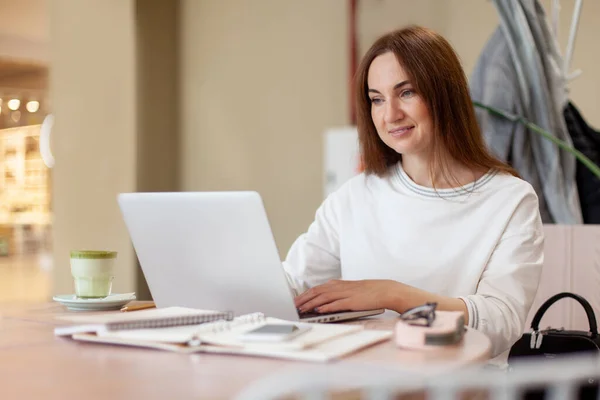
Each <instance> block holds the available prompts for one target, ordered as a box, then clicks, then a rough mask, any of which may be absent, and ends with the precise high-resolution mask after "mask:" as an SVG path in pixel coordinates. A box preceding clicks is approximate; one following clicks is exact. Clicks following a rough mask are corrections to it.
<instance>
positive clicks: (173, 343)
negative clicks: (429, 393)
mask: <svg viewBox="0 0 600 400" xmlns="http://www.w3.org/2000/svg"><path fill="white" fill-rule="evenodd" d="M265 323H268V324H290V323H294V324H298V325H306V326H309V327H310V329H309V331H308V332H306V333H304V334H302V335H300V336H298V337H296V338H294V339H292V340H288V341H284V342H276V343H250V342H244V341H243V340H240V335H242V334H243V333H245V332H247V331H249V330H252V329H254V328H256V327H257V326H260V325H262V324H265ZM391 336H392V333H391V332H390V331H376V330H366V329H364V328H363V327H362V326H361V325H343V324H312V323H299V322H290V321H284V320H280V319H276V318H270V317H265V316H264V315H263V314H261V313H253V314H248V315H243V316H240V317H236V318H234V319H232V320H229V321H225V320H219V321H213V322H206V323H204V324H200V325H185V326H173V327H168V328H145V329H126V330H98V331H93V332H92V331H88V332H83V333H81V332H80V333H73V334H72V338H73V339H75V340H79V341H86V342H96V343H106V344H120V345H125V346H135V347H146V348H153V349H160V350H167V351H174V352H179V353H219V354H238V355H254V356H264V357H274V358H284V359H291V360H305V361H328V360H331V359H337V358H340V357H342V356H345V355H347V354H350V353H353V352H355V351H358V350H360V349H362V348H365V347H367V346H370V345H372V344H375V343H379V342H381V341H384V340H387V339H389V338H390V337H391Z"/></svg>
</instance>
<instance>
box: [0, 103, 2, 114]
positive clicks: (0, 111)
mask: <svg viewBox="0 0 600 400" xmlns="http://www.w3.org/2000/svg"><path fill="white" fill-rule="evenodd" d="M0 104H1V103H0ZM0 114H2V105H0Z"/></svg>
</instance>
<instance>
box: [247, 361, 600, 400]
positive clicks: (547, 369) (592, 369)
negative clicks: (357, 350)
mask: <svg viewBox="0 0 600 400" xmlns="http://www.w3.org/2000/svg"><path fill="white" fill-rule="evenodd" d="M448 370H449V368H448V367H447V366H446V367H444V366H441V365H440V366H432V367H427V368H426V369H414V368H410V369H409V366H405V367H400V366H382V365H377V364H357V363H339V364H332V365H315V366H306V365H303V366H301V367H297V368H289V369H286V370H284V371H281V372H278V373H276V374H273V375H270V376H268V377H266V378H264V379H261V380H258V381H256V382H254V383H253V384H251V385H249V386H248V387H246V388H245V389H244V390H243V391H242V392H241V393H240V394H239V395H238V396H237V397H236V400H249V399H265V400H270V399H273V400H274V399H282V398H285V397H287V396H292V397H293V398H297V399H304V400H317V399H319V400H320V399H323V400H324V399H328V398H330V397H329V396H330V395H331V394H332V393H334V392H335V393H337V392H352V393H353V396H354V397H352V398H360V399H372V400H382V399H392V398H395V396H397V395H400V394H414V393H425V394H426V397H425V398H427V399H428V400H451V399H459V398H464V397H461V396H463V395H464V394H465V393H471V394H473V393H479V394H482V395H484V397H483V398H489V399H503V400H511V399H515V400H516V399H522V398H524V397H523V394H525V393H530V394H531V393H532V392H533V391H535V390H540V389H543V390H545V393H546V395H545V397H543V398H544V399H556V400H558V399H561V400H572V399H579V398H581V397H580V393H579V389H580V388H581V387H582V386H583V385H588V386H589V385H590V384H592V385H594V384H597V382H598V381H599V378H600V357H598V356H596V355H587V354H586V355H576V356H568V357H561V358H560V359H553V360H549V359H536V360H523V361H520V362H518V363H515V364H514V365H512V366H511V368H510V369H508V370H502V369H499V368H496V367H490V366H485V365H476V366H469V367H465V368H461V369H458V370H456V369H455V370H453V371H450V372H448ZM354 392H357V393H354ZM593 392H594V393H595V389H593ZM589 393H590V392H588V394H587V396H586V397H585V398H586V399H587V398H590V397H589ZM356 394H359V395H360V397H356V396H355V395H356ZM597 396H598V394H597V393H595V394H594V397H593V398H598V399H600V397H597Z"/></svg>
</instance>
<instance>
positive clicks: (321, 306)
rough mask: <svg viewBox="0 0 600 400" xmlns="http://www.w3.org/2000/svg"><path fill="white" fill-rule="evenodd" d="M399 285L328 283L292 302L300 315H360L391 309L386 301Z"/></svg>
mask: <svg viewBox="0 0 600 400" xmlns="http://www.w3.org/2000/svg"><path fill="white" fill-rule="evenodd" d="M399 285H400V283H398V282H396V281H392V280H361V281H342V280H331V281H329V282H327V283H324V284H322V285H319V286H315V287H313V288H311V289H309V290H307V291H306V292H304V293H302V294H301V295H299V296H298V297H296V299H295V303H296V307H297V308H298V309H299V310H300V311H301V312H306V311H312V310H315V309H316V311H317V312H321V313H325V312H333V311H346V310H351V311H361V310H373V309H377V308H390V307H389V304H388V299H389V298H390V297H391V295H392V294H393V293H394V291H396V290H398V288H397V286H399Z"/></svg>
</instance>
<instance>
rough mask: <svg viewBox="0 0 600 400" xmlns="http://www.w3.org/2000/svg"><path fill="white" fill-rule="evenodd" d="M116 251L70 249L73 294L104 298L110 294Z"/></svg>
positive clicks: (82, 296)
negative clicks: (73, 284)
mask: <svg viewBox="0 0 600 400" xmlns="http://www.w3.org/2000/svg"><path fill="white" fill-rule="evenodd" d="M116 259H117V252H116V251H103V250H73V251H71V275H73V280H74V283H75V295H76V296H77V297H79V298H82V299H97V298H104V297H107V296H108V295H110V293H111V290H112V283H113V280H114V278H115V275H114V270H115V262H116Z"/></svg>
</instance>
